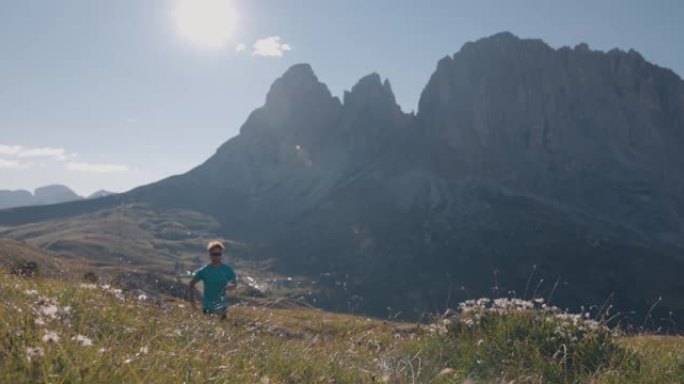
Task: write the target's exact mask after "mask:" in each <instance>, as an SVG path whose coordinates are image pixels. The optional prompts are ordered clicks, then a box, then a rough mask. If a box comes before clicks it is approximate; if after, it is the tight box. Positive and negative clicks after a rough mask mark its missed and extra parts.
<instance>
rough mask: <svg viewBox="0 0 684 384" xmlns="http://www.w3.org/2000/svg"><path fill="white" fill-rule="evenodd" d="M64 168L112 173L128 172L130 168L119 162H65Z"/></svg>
mask: <svg viewBox="0 0 684 384" xmlns="http://www.w3.org/2000/svg"><path fill="white" fill-rule="evenodd" d="M66 168H67V169H68V170H70V171H77V172H93V173H113V172H128V171H130V168H128V167H127V166H125V165H120V164H102V163H100V164H98V163H76V162H70V163H67V165H66Z"/></svg>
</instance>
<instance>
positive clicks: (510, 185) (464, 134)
mask: <svg viewBox="0 0 684 384" xmlns="http://www.w3.org/2000/svg"><path fill="white" fill-rule="evenodd" d="M683 145H684V82H682V80H681V79H680V78H679V77H678V76H676V75H675V74H674V73H672V72H671V71H669V70H666V69H662V68H658V67H656V66H654V65H652V64H649V63H648V62H646V61H645V60H644V59H643V58H642V57H641V56H640V55H638V54H637V53H635V52H631V51H630V52H622V51H617V50H615V51H610V52H607V53H604V52H596V51H591V50H590V49H589V48H588V47H587V46H586V45H579V46H577V47H575V48H572V49H571V48H562V49H558V50H555V49H552V48H550V47H549V46H547V45H546V44H544V43H543V42H541V41H539V40H521V39H518V38H517V37H515V36H513V35H511V34H508V33H503V34H499V35H495V36H492V37H489V38H486V39H482V40H480V41H477V42H474V43H468V44H466V45H465V46H464V47H463V48H462V49H461V50H460V51H459V52H458V53H456V54H455V55H453V56H451V57H446V58H444V59H442V60H441V61H440V62H439V63H438V65H437V69H436V71H435V73H434V74H433V75H432V77H431V79H430V81H429V83H428V84H427V86H426V88H425V90H424V92H423V94H422V95H421V99H420V103H419V110H418V113H417V114H416V115H413V114H405V113H403V112H402V111H401V109H400V108H399V107H398V106H397V105H396V102H395V99H394V95H393V94H392V90H391V86H390V84H389V82H388V81H386V80H385V81H382V79H381V77H380V76H379V75H377V74H371V75H368V76H366V77H364V78H362V79H361V80H360V81H359V82H358V83H357V84H356V85H355V86H353V87H352V89H351V91H349V92H346V93H345V94H344V97H343V101H342V102H341V101H340V100H339V99H337V98H335V97H333V96H332V95H331V94H330V92H329V91H328V89H327V87H326V86H325V85H324V84H323V83H321V82H320V81H319V80H318V79H317V78H316V76H315V74H314V73H313V71H312V69H311V68H310V67H309V66H308V65H304V64H302V65H297V66H294V67H292V68H291V69H289V70H288V71H287V72H286V73H285V74H284V75H283V76H282V77H281V78H280V79H278V80H276V81H275V82H274V84H273V86H272V87H271V90H270V91H269V93H268V95H267V97H266V101H265V104H264V106H263V107H261V108H259V109H257V110H255V111H254V112H253V113H252V114H251V115H250V116H249V118H248V119H247V121H246V122H245V124H244V125H243V126H242V128H241V130H240V134H239V135H238V136H237V137H234V138H232V139H230V140H229V141H228V142H226V143H225V144H224V145H222V146H221V147H220V148H219V149H218V150H217V152H216V154H215V155H214V156H212V157H211V158H210V159H208V160H207V161H206V162H205V163H204V164H202V165H200V166H198V167H197V168H195V169H193V170H192V171H190V172H188V173H187V174H184V175H179V176H174V177H171V178H169V179H166V180H162V181H160V182H158V183H155V184H151V185H148V186H144V187H141V188H138V189H136V190H134V191H132V192H130V193H128V194H125V195H119V196H117V197H116V198H111V197H105V198H102V199H98V201H97V202H90V203H80V204H74V205H69V206H67V207H60V206H58V207H56V208H51V209H52V210H51V211H41V212H40V213H39V214H36V215H33V219H30V218H31V217H32V215H31V212H29V211H26V210H18V211H10V212H5V213H1V214H0V222H5V223H8V222H13V223H16V222H18V221H19V222H20V221H21V220H27V219H26V218H29V220H36V217H38V216H40V218H48V217H58V216H60V215H64V214H68V212H72V213H77V212H83V211H88V210H93V209H101V208H102V207H105V206H108V205H113V204H117V202H120V201H122V199H123V200H126V201H138V202H140V201H141V202H148V203H151V204H153V205H157V206H159V207H169V208H175V207H177V208H186V209H194V210H198V211H202V212H206V213H209V214H211V215H212V216H214V217H215V218H216V219H217V220H218V221H219V222H220V223H221V225H222V228H223V231H224V233H225V235H226V237H228V238H235V239H239V240H244V241H248V242H251V243H252V244H259V247H258V248H255V249H257V250H255V251H254V252H255V254H254V256H255V257H267V258H273V259H274V260H275V261H276V266H277V267H278V268H280V269H281V270H285V271H290V272H294V273H304V274H309V275H312V276H314V277H318V276H321V277H324V278H321V279H320V284H321V288H322V290H321V291H322V292H323V293H322V294H321V295H319V296H318V297H317V300H318V301H317V303H319V304H322V305H324V306H327V307H329V308H334V309H339V310H349V309H350V308H353V309H355V310H360V311H364V312H368V313H373V314H376V315H382V316H384V315H387V311H388V308H389V311H391V312H392V313H396V312H399V311H401V313H402V315H403V316H406V317H410V318H417V317H419V316H420V314H421V313H422V312H423V311H430V310H439V309H441V308H443V307H444V306H445V305H448V304H449V303H448V302H447V301H449V300H451V303H452V304H453V301H454V300H458V299H462V298H465V297H472V296H479V295H486V294H492V293H493V294H495V295H504V294H516V295H518V296H530V295H532V294H535V295H538V296H539V295H541V296H545V297H547V298H548V297H549V296H552V297H553V299H554V300H555V301H556V302H557V303H559V304H561V305H564V306H565V305H575V306H578V305H590V304H597V303H602V302H604V301H605V300H606V298H608V297H609V296H610V295H611V294H613V293H614V294H615V296H614V300H615V303H616V304H617V305H618V306H620V307H621V308H625V309H629V310H631V309H636V310H642V309H646V308H648V307H649V306H650V305H651V304H652V303H653V301H654V300H655V299H656V298H657V297H658V296H663V298H664V305H665V306H666V307H667V308H669V309H674V310H681V309H682V305H683V304H684V296H683V295H682V292H684V285H683V283H681V281H682V280H681V276H680V275H681V272H682V271H684V258H683V257H682V256H681V255H682V254H683V253H682V252H683V251H684V155H683V153H684V151H682V150H681V148H683V147H684V146H683ZM86 204H89V205H86ZM41 215H42V216H41ZM492 290H493V291H494V292H492Z"/></svg>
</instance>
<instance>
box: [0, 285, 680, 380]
mask: <svg viewBox="0 0 684 384" xmlns="http://www.w3.org/2000/svg"><path fill="white" fill-rule="evenodd" d="M117 296H119V297H117ZM497 324H499V325H497V326H496V327H495V328H492V329H485V328H474V329H473V330H472V331H471V330H467V331H466V332H465V333H464V332H452V333H450V335H441V336H440V335H439V334H438V333H435V332H430V331H429V328H428V327H427V326H424V325H423V326H418V325H415V324H404V323H391V322H385V321H380V320H372V319H367V318H363V317H356V316H351V315H343V314H333V313H326V312H323V311H319V310H315V309H308V308H301V307H290V308H273V307H268V306H263V305H262V306H249V305H248V306H236V307H233V308H232V309H231V311H230V315H229V317H228V319H227V320H220V319H218V318H215V317H207V316H204V315H200V314H198V313H196V312H193V311H191V310H190V308H189V307H188V306H187V303H183V302H180V301H175V302H167V303H166V304H165V305H163V306H159V305H156V304H153V303H151V302H150V300H144V299H142V298H138V297H130V296H125V298H124V299H122V298H121V296H120V294H119V293H118V291H116V290H115V288H103V287H101V286H87V285H81V284H80V283H78V282H64V281H59V280H50V279H34V280H27V279H23V278H18V277H15V276H11V275H8V274H6V273H3V272H0V382H12V383H21V382H36V381H38V382H52V383H64V382H97V383H108V382H110V383H114V382H116V383H118V382H124V381H126V382H145V383H162V382H163V383H168V382H198V383H199V382H221V383H223V382H228V383H249V382H262V383H266V382H270V383H303V382H323V383H364V382H374V381H385V382H407V383H408V382H421V383H428V382H444V383H447V382H449V383H451V382H453V383H462V382H464V380H466V379H467V380H472V381H471V382H482V383H489V382H501V380H502V379H504V378H505V379H506V382H508V380H512V379H513V378H516V379H517V381H516V383H532V382H535V383H537V382H549V380H548V379H545V377H547V376H545V372H546V371H549V369H551V370H553V369H555V370H556V371H557V370H558V367H557V363H555V362H554V361H550V360H551V359H549V358H547V359H546V360H543V359H542V358H543V356H541V355H539V356H537V357H535V358H528V357H527V356H528V355H529V354H530V351H532V349H522V350H515V351H514V352H509V349H508V348H509V347H510V346H511V345H517V344H518V343H517V341H516V340H511V338H512V337H514V336H515V333H510V330H511V329H515V324H517V323H516V322H515V321H513V320H510V321H509V320H507V321H502V322H499V323H497ZM468 329H470V328H468ZM485 331H486V334H482V332H485ZM51 332H54V333H55V334H56V335H57V337H58V338H59V339H58V340H55V341H49V340H47V339H49V338H54V335H51ZM516 332H517V331H516ZM78 337H81V339H80V340H79V339H78ZM83 337H86V338H87V340H86V339H84V338H83ZM483 337H484V338H485V339H486V342H484V343H483V342H481V341H479V340H478V339H481V338H483ZM526 340H532V339H526ZM88 341H91V342H92V345H83V344H84V343H85V344H88ZM481 344H485V346H487V345H489V346H490V347H488V348H485V347H482V346H481ZM520 345H521V348H536V347H537V346H536V345H534V344H530V342H528V341H526V342H524V343H521V344H520ZM539 348H541V347H540V346H539ZM616 348H617V350H619V353H615V354H612V355H611V356H610V357H609V358H606V359H605V360H606V361H608V360H610V361H609V362H607V363H605V364H604V362H603V361H599V363H601V364H599V365H600V366H599V368H597V369H594V370H593V371H586V370H585V372H584V373H578V372H579V371H577V372H569V373H566V374H567V375H568V376H567V377H568V380H565V381H562V382H568V383H570V382H574V380H579V382H596V383H624V382H651V383H676V382H681V381H680V380H681V378H682V377H684V342H683V341H682V339H681V338H674V337H668V338H663V337H637V338H629V339H625V340H623V341H620V342H619V343H617V344H616ZM521 351H522V352H523V353H524V355H521V356H522V358H523V359H524V361H525V364H522V365H526V366H525V367H522V366H513V365H512V366H508V365H506V364H505V363H504V361H505V360H506V358H500V356H499V354H500V353H502V352H505V353H506V354H507V356H508V355H510V356H512V357H513V355H514V354H515V353H518V352H521ZM29 357H30V358H29ZM582 358H583V359H585V358H589V359H590V358H591V356H584V357H582ZM481 359H482V360H483V361H487V362H488V364H490V365H491V366H490V367H488V368H487V369H481V368H478V366H477V365H476V364H481V362H480V361H481ZM499 361H501V363H499ZM511 361H513V358H511ZM446 367H453V368H454V371H449V373H448V374H443V375H441V376H440V375H439V373H440V371H442V370H443V369H444V368H446ZM523 368H524V370H523ZM393 380H394V381H393Z"/></svg>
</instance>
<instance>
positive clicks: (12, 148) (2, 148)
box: [0, 144, 21, 155]
mask: <svg viewBox="0 0 684 384" xmlns="http://www.w3.org/2000/svg"><path fill="white" fill-rule="evenodd" d="M19 152H21V145H5V144H0V155H16V154H17V153H19Z"/></svg>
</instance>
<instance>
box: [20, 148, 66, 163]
mask: <svg viewBox="0 0 684 384" xmlns="http://www.w3.org/2000/svg"><path fill="white" fill-rule="evenodd" d="M17 156H18V157H47V158H51V159H54V160H58V161H64V160H66V158H67V155H66V151H65V150H64V148H50V147H43V148H25V149H22V150H21V151H20V152H19V153H18V154H17Z"/></svg>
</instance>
